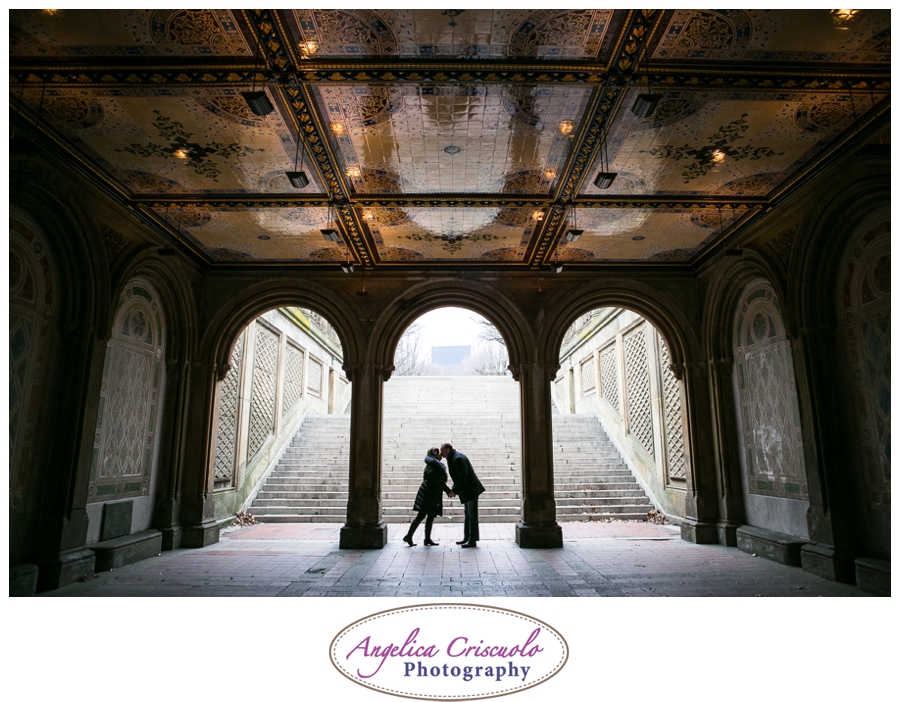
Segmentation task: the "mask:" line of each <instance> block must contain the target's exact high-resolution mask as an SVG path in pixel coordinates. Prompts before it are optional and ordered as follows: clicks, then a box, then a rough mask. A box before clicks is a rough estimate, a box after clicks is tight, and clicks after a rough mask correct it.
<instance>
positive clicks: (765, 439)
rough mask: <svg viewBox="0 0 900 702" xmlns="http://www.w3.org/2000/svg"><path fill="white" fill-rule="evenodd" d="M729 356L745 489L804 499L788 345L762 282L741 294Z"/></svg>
mask: <svg viewBox="0 0 900 702" xmlns="http://www.w3.org/2000/svg"><path fill="white" fill-rule="evenodd" d="M734 359H735V366H736V373H737V385H738V392H739V400H738V407H737V410H738V415H739V416H740V421H741V429H742V432H743V438H744V441H743V444H744V451H743V453H744V469H745V470H746V473H747V481H748V486H749V490H750V492H751V493H754V494H757V495H772V496H776V497H787V498H791V499H795V500H796V499H808V498H807V495H808V487H807V482H806V468H805V465H804V461H803V439H802V435H801V432H800V410H799V408H798V405H797V390H796V384H795V382H794V371H793V366H792V362H791V349H790V344H789V342H788V340H787V338H786V337H785V332H784V322H783V321H782V314H781V304H780V302H779V301H778V298H777V297H776V296H775V293H774V291H773V289H772V288H771V286H769V285H768V284H767V283H764V282H757V283H751V285H750V286H748V288H747V290H746V291H745V292H744V294H743V296H742V297H741V301H740V303H739V304H738V312H737V315H736V319H735V326H734Z"/></svg>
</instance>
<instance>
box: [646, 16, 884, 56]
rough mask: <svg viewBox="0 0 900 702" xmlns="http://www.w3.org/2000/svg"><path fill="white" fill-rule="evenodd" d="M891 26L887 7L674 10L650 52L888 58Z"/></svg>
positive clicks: (689, 54) (657, 54)
mask: <svg viewBox="0 0 900 702" xmlns="http://www.w3.org/2000/svg"><path fill="white" fill-rule="evenodd" d="M848 13H856V14H848ZM890 31H891V13H890V10H863V11H860V10H714V11H713V10H674V11H672V12H671V13H670V17H669V21H668V23H667V25H666V26H665V30H664V31H663V33H662V36H661V38H660V41H659V43H658V44H657V46H656V50H655V51H654V52H653V58H654V59H679V60H683V59H691V60H698V59H699V60H706V61H804V62H806V61H809V62H828V63H860V62H873V63H878V62H887V63H890V60H891V34H890Z"/></svg>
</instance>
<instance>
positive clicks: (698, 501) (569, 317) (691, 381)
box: [539, 279, 719, 543]
mask: <svg viewBox="0 0 900 702" xmlns="http://www.w3.org/2000/svg"><path fill="white" fill-rule="evenodd" d="M600 307H621V308H625V309H628V310H631V311H633V312H636V313H637V314H639V315H640V316H641V317H643V318H644V319H646V320H647V321H648V322H650V323H651V324H652V325H653V326H654V327H655V328H656V330H658V332H659V333H660V334H661V336H662V338H663V339H664V341H665V344H666V347H667V350H668V352H669V356H670V359H669V367H670V370H671V371H672V372H673V374H674V376H675V377H676V378H677V379H678V380H679V381H681V383H680V385H681V387H680V391H681V409H682V412H683V414H684V417H685V436H684V440H685V441H684V443H685V450H684V455H685V460H686V462H687V466H688V467H687V470H686V476H685V477H686V481H685V495H684V517H683V519H682V522H681V532H682V537H683V538H685V539H687V540H690V541H695V542H701V543H714V542H717V541H718V540H719V535H718V531H717V521H718V518H719V507H718V499H717V491H716V471H715V463H714V461H713V460H712V457H711V453H712V445H711V441H710V433H711V432H710V431H709V423H710V421H711V417H710V407H709V395H708V391H707V383H708V366H707V364H706V362H705V361H706V359H705V357H704V356H703V354H702V350H701V347H700V343H699V337H698V328H699V321H698V319H697V318H698V316H699V304H698V302H697V296H696V289H695V284H694V283H693V281H690V280H687V279H685V281H684V283H683V284H679V282H677V281H673V283H672V288H671V289H670V290H669V291H668V294H667V293H666V292H664V291H663V290H662V289H659V288H649V287H647V286H645V285H643V284H641V283H637V282H629V283H628V284H626V285H621V284H619V285H608V284H607V285H603V284H599V285H598V284H593V285H585V286H582V287H580V288H578V289H577V290H574V291H572V292H571V293H570V294H568V295H564V296H561V297H560V298H559V300H557V301H555V303H554V305H553V307H552V308H550V309H548V310H547V313H546V319H549V320H552V321H551V323H550V324H548V325H547V327H546V329H544V330H542V334H541V337H540V340H539V344H540V353H541V356H542V357H543V358H546V359H551V358H553V359H556V358H558V354H559V349H560V347H561V345H562V342H563V338H564V336H565V333H566V330H567V329H568V327H569V326H570V325H571V324H572V323H573V322H574V320H575V319H576V318H577V317H579V316H580V315H582V314H585V313H586V312H588V311H590V310H592V309H596V308H600ZM692 312H694V314H692ZM692 318H693V322H692Z"/></svg>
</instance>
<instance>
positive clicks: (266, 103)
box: [241, 40, 275, 117]
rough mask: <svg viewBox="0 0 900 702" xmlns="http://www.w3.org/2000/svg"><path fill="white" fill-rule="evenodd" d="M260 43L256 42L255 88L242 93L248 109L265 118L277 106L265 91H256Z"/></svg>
mask: <svg viewBox="0 0 900 702" xmlns="http://www.w3.org/2000/svg"><path fill="white" fill-rule="evenodd" d="M259 46H260V45H259V41H258V40H257V42H256V62H257V65H256V66H254V67H253V87H252V88H251V89H250V90H247V91H244V92H242V93H241V96H242V97H243V98H244V100H246V101H247V107H249V108H250V111H251V112H252V113H253V114H255V115H256V116H257V117H265V116H266V115H267V114H269V113H270V112H271V111H272V110H274V109H275V106H274V105H273V104H272V101H271V100H269V96H268V95H266V92H265V91H264V90H257V89H256V71H257V69H258V68H259Z"/></svg>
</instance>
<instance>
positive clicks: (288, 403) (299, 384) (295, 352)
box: [282, 343, 303, 412]
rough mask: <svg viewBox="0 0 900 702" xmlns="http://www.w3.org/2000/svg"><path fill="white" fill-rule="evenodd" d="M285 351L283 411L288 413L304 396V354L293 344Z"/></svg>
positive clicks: (289, 344)
mask: <svg viewBox="0 0 900 702" xmlns="http://www.w3.org/2000/svg"><path fill="white" fill-rule="evenodd" d="M285 349H286V350H285V358H284V395H283V400H282V411H284V412H287V411H288V410H289V409H290V408H291V407H293V406H294V403H295V402H296V401H297V400H299V399H300V396H301V395H302V394H303V352H302V351H301V350H300V349H298V348H297V347H296V346H294V345H293V344H291V343H288V344H287V346H286V347H285Z"/></svg>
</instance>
